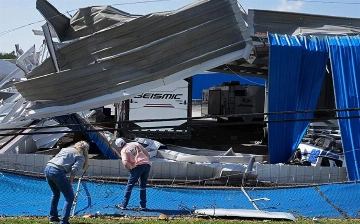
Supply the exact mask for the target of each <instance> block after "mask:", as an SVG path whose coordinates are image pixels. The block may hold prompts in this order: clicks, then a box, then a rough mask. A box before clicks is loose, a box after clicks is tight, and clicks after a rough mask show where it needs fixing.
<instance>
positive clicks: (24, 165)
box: [0, 154, 219, 180]
mask: <svg viewBox="0 0 360 224" xmlns="http://www.w3.org/2000/svg"><path fill="white" fill-rule="evenodd" d="M52 157H53V156H52V155H40V154H0V168H2V169H9V170H19V171H27V172H33V173H41V174H42V173H44V168H45V166H46V163H47V161H49V160H50V159H51V158H52ZM128 175H129V173H128V171H127V170H126V169H125V167H124V166H123V165H122V163H121V160H99V159H90V160H89V169H88V170H87V172H86V176H101V177H128ZM217 175H219V174H218V171H217V170H216V169H215V168H212V167H207V166H203V165H196V164H190V163H176V162H153V163H152V166H151V171H150V178H153V179H182V180H186V179H187V180H199V179H201V180H203V179H209V178H212V177H214V176H217Z"/></svg>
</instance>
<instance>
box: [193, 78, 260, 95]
mask: <svg viewBox="0 0 360 224" xmlns="http://www.w3.org/2000/svg"><path fill="white" fill-rule="evenodd" d="M230 81H239V82H240V84H248V85H255V86H265V79H262V78H257V77H250V76H240V75H230V74H224V73H204V74H196V75H194V76H193V86H192V98H193V99H194V100H197V99H201V98H202V91H203V90H204V89H209V88H210V87H212V86H219V85H221V84H222V83H223V82H230Z"/></svg>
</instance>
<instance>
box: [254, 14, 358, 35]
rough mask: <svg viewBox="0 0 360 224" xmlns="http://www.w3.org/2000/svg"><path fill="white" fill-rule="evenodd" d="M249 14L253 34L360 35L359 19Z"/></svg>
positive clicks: (308, 15) (306, 15)
mask: <svg viewBox="0 0 360 224" xmlns="http://www.w3.org/2000/svg"><path fill="white" fill-rule="evenodd" d="M248 14H249V15H248V23H249V28H250V33H251V34H259V35H266V34H267V32H269V33H278V34H289V35H292V34H294V33H302V32H305V33H307V34H310V33H319V32H320V33H326V34H331V33H337V34H341V35H345V34H348V35H350V34H352V35H356V34H359V33H360V28H359V27H360V19H357V18H346V17H335V16H325V15H312V14H305V13H295V12H280V11H269V10H258V9H249V10H248Z"/></svg>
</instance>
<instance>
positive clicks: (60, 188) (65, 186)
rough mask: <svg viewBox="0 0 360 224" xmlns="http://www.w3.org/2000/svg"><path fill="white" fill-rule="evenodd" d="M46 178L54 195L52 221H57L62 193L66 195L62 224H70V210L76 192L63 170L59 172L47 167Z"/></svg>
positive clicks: (51, 208)
mask: <svg viewBox="0 0 360 224" xmlns="http://www.w3.org/2000/svg"><path fill="white" fill-rule="evenodd" d="M45 177H46V180H47V182H48V184H49V186H50V188H51V191H52V193H53V195H52V198H51V207H50V221H57V220H58V219H59V218H58V210H57V206H58V204H59V199H60V192H61V193H62V194H63V195H64V198H65V202H64V206H63V209H62V215H61V220H60V223H68V221H69V218H70V210H71V206H72V203H73V201H74V192H73V190H72V187H71V185H70V181H69V179H68V178H67V177H66V174H65V172H64V171H63V170H59V169H57V168H55V167H52V166H46V167H45Z"/></svg>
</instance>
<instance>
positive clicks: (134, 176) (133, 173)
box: [122, 164, 151, 208]
mask: <svg viewBox="0 0 360 224" xmlns="http://www.w3.org/2000/svg"><path fill="white" fill-rule="evenodd" d="M150 168H151V166H150V165H149V164H142V165H139V166H136V167H135V168H133V169H132V170H130V176H129V180H128V182H127V185H126V189H125V195H124V199H123V201H122V206H124V207H126V206H127V205H128V204H129V200H130V196H131V191H132V189H133V188H134V186H135V184H136V182H137V181H138V180H139V184H140V206H141V207H142V208H146V183H147V180H148V177H149V173H150Z"/></svg>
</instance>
